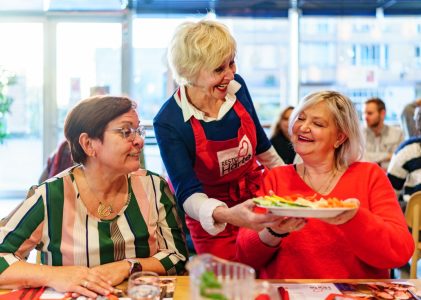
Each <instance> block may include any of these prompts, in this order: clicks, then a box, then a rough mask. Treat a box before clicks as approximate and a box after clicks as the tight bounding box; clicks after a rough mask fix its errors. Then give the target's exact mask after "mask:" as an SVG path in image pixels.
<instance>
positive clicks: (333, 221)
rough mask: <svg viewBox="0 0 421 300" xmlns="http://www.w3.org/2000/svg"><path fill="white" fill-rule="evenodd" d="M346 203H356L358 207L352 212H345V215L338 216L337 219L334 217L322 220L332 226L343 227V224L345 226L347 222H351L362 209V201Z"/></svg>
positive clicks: (355, 200) (353, 200) (352, 200)
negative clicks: (360, 208) (359, 209)
mask: <svg viewBox="0 0 421 300" xmlns="http://www.w3.org/2000/svg"><path fill="white" fill-rule="evenodd" d="M345 201H350V202H352V203H355V204H356V205H357V208H356V209H352V210H347V211H344V212H343V213H341V214H339V215H337V216H336V217H332V218H324V219H320V220H322V221H324V222H326V223H328V224H332V225H341V224H345V223H346V222H348V221H349V220H351V219H352V218H353V217H354V216H355V215H356V214H357V212H358V208H359V207H360V201H358V200H357V199H354V198H353V199H348V200H345Z"/></svg>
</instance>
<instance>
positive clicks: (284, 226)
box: [270, 217, 307, 234]
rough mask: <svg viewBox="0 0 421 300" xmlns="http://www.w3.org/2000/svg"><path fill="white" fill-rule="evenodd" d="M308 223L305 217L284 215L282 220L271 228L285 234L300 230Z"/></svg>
mask: <svg viewBox="0 0 421 300" xmlns="http://www.w3.org/2000/svg"><path fill="white" fill-rule="evenodd" d="M306 223H307V220H306V219H304V218H292V217H282V220H281V221H280V222H278V223H277V224H276V225H275V226H271V227H270V228H271V229H272V230H273V231H275V232H276V233H279V234H283V233H289V232H293V231H297V230H300V229H301V228H303V227H304V225H306Z"/></svg>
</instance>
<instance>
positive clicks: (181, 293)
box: [174, 276, 421, 300]
mask: <svg viewBox="0 0 421 300" xmlns="http://www.w3.org/2000/svg"><path fill="white" fill-rule="evenodd" d="M176 277H177V281H176V286H175V292H174V300H189V299H190V280H189V277H188V276H176ZM268 281H270V282H273V283H332V282H334V283H340V282H343V283H351V282H370V281H371V282H411V283H413V284H414V285H415V286H416V287H417V290H421V279H385V280H379V279H361V280H355V279H352V280H351V279H340V280H326V279H282V280H281V279H271V280H268ZM191 300H193V299H191Z"/></svg>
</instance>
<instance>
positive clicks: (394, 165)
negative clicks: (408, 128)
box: [387, 106, 421, 211]
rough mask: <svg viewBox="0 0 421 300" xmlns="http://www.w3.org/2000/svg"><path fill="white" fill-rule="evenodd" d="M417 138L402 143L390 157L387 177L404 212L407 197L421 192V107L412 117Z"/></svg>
mask: <svg viewBox="0 0 421 300" xmlns="http://www.w3.org/2000/svg"><path fill="white" fill-rule="evenodd" d="M413 120H414V124H415V128H416V130H417V136H414V137H411V138H409V139H407V140H406V141H405V142H403V143H402V144H401V145H400V146H399V148H398V149H397V150H396V152H395V154H393V156H392V160H391V161H390V164H389V168H388V169H387V177H389V180H390V182H391V183H392V186H393V188H394V189H395V192H396V194H397V196H398V198H399V203H400V205H401V207H402V209H403V211H405V207H406V203H407V201H408V200H409V197H410V196H411V195H412V194H413V193H415V192H417V191H421V106H419V107H417V108H416V109H415V113H414V116H413Z"/></svg>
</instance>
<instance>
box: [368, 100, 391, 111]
mask: <svg viewBox="0 0 421 300" xmlns="http://www.w3.org/2000/svg"><path fill="white" fill-rule="evenodd" d="M369 103H374V104H376V105H377V111H379V112H380V111H382V110H386V105H385V104H384V102H383V100H382V99H380V98H377V97H374V98H370V99H367V101H365V104H369Z"/></svg>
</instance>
